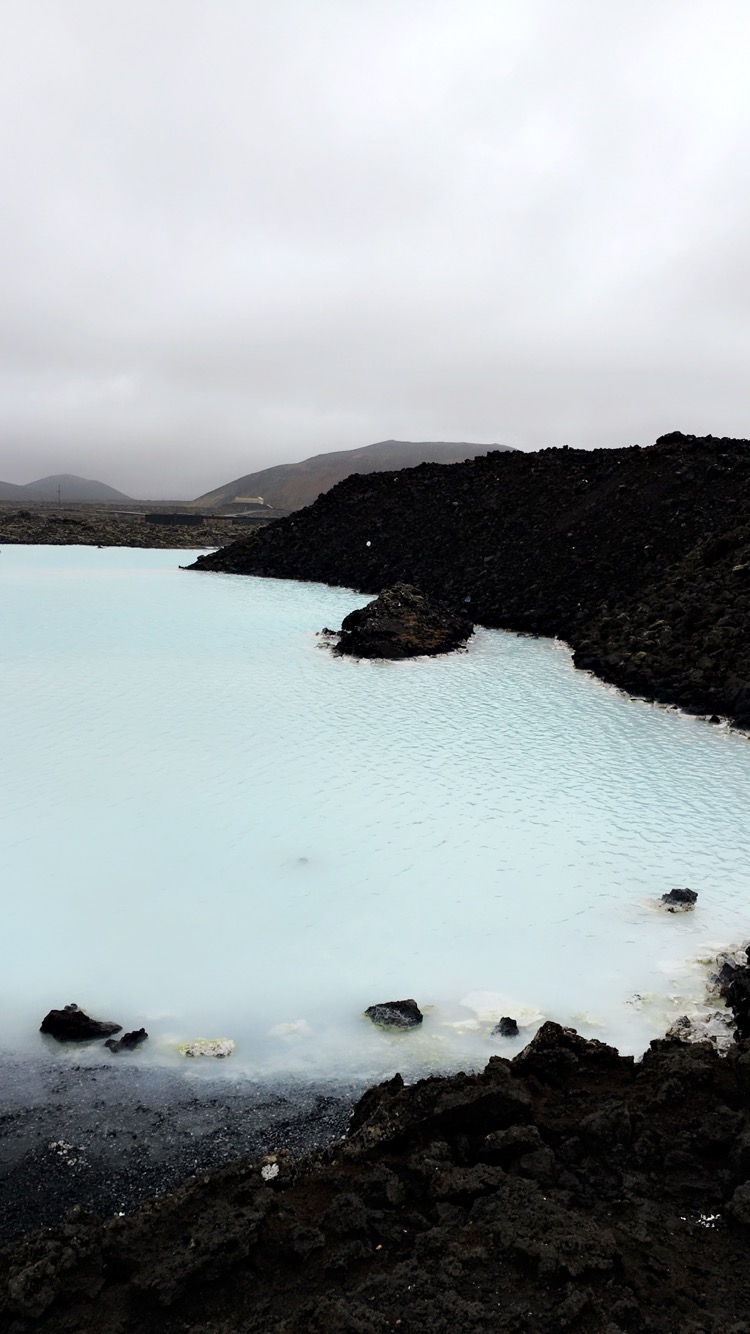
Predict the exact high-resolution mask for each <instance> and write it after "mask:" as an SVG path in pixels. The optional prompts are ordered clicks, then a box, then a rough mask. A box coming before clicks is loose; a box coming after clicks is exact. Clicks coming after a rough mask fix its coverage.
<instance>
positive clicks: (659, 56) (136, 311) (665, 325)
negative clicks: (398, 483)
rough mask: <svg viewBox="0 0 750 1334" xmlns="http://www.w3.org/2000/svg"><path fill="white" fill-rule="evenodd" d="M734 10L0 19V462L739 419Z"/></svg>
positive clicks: (168, 477) (372, 9)
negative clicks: (0, 186) (0, 193)
mask: <svg viewBox="0 0 750 1334" xmlns="http://www.w3.org/2000/svg"><path fill="white" fill-rule="evenodd" d="M748 37H750V11H748V9H747V6H746V4H745V3H744V0H716V2H715V3H714V4H713V5H712V6H710V7H709V6H706V5H705V4H704V3H703V0H700V2H694V0H629V3H628V5H614V4H613V5H606V4H602V3H601V0H566V3H565V4H564V5H561V4H560V3H559V0H525V2H524V4H523V5H520V4H518V3H517V0H466V3H465V4H463V5H461V6H458V5H456V4H455V3H453V0H358V3H357V4H356V5H353V4H351V0H317V3H316V4H315V5H310V4H309V3H308V0H274V3H273V4H271V3H270V0H263V2H262V3H261V2H260V0H256V2H254V3H253V2H252V0H217V3H215V4H210V5H209V4H206V3H205V0H179V3H177V0H151V2H150V3H148V4H147V3H145V2H144V0H132V3H131V4H129V5H128V6H119V5H101V4H100V3H98V0H66V4H65V5H64V6H61V5H59V4H58V3H57V0H37V3H35V4H34V5H33V6H20V5H11V4H7V5H6V6H5V7H4V8H1V9H0V52H1V53H2V54H0V66H1V67H2V68H1V71H0V72H1V73H2V78H0V117H2V124H3V126H4V130H3V133H2V136H0V170H2V178H3V181H4V208H3V211H2V216H1V217H0V283H1V285H2V300H1V301H0V432H1V435H0V440H1V442H2V443H0V477H3V478H4V479H6V480H11V481H13V480H18V481H25V480H29V479H30V478H31V477H33V476H37V475H41V474H42V473H44V472H51V471H62V470H66V471H76V472H81V473H83V474H85V475H89V476H99V477H101V478H102V479H103V480H106V481H109V482H110V483H111V484H113V485H116V486H120V487H122V488H123V489H125V490H129V491H131V492H135V493H142V494H143V493H151V494H157V493H159V492H161V493H164V492H165V491H168V492H172V493H173V494H184V495H189V494H195V493H197V492H198V491H200V490H203V489H207V488H208V487H210V486H213V485H216V484H218V483H220V482H221V481H223V480H225V479H226V477H230V476H235V475H238V474H241V473H243V472H246V471H249V470H251V469H254V468H256V467H262V466H265V465H266V464H269V463H271V462H273V461H275V460H282V459H283V460H286V459H292V458H301V457H303V456H305V455H306V454H309V453H311V452H315V451H317V450H323V449H330V448H350V447H353V446H355V445H357V444H365V443H369V442H370V441H372V440H375V439H379V438H384V437H388V436H397V437H400V438H409V437H411V438H415V439H429V438H434V439H450V438H451V437H453V438H457V439H478V440H487V441H492V440H503V441H506V442H507V443H512V444H516V445H519V446H520V447H522V448H537V447H539V446H541V445H545V444H555V443H569V444H576V445H583V446H586V447H589V446H593V445H596V444H604V445H614V444H624V443H632V442H634V441H635V440H640V441H641V443H647V442H649V441H650V440H652V439H653V438H654V436H655V435H656V434H658V433H659V432H660V431H661V430H665V429H671V428H673V427H675V426H678V427H682V428H683V429H686V430H696V431H700V430H706V431H714V432H717V433H730V434H750V431H749V430H748V422H747V410H746V390H745V380H746V370H745V367H746V364H747V356H746V351H747V349H746V343H747V333H746V310H747V296H748V285H749V274H750V266H749V265H748V261H747V259H746V254H745V251H746V243H745V237H746V234H747V229H748V221H750V218H749V215H750V180H749V178H748V171H747V167H746V163H745V158H746V145H747V141H748V130H750V88H749V87H748V83H747V80H746V77H745V68H744V64H745V53H746V51H747V42H748Z"/></svg>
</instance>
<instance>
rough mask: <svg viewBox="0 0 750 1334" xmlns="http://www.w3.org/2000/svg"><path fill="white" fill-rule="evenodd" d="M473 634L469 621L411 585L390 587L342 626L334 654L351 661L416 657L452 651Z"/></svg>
mask: <svg viewBox="0 0 750 1334" xmlns="http://www.w3.org/2000/svg"><path fill="white" fill-rule="evenodd" d="M473 633H474V626H473V624H472V622H471V621H470V620H469V619H468V618H467V617H466V616H461V615H458V614H457V613H456V612H454V611H451V610H450V609H449V608H447V607H444V606H442V605H441V604H440V603H438V602H435V601H430V600H428V599H427V598H426V597H424V595H423V594H422V593H420V592H419V589H417V588H413V587H412V586H411V584H402V583H399V584H394V585H393V587H392V588H385V589H384V590H383V592H382V593H381V594H380V595H379V596H378V597H377V598H375V599H374V601H373V602H368V604H367V606H366V607H358V608H357V609H356V611H352V612H350V613H349V615H348V616H345V617H344V620H343V621H342V623H341V631H340V634H339V638H338V643H337V644H336V645H335V646H334V653H345V654H348V655H350V656H351V657H355V658H416V657H420V656H425V655H430V656H434V655H435V654H438V653H450V652H452V651H453V650H454V649H457V648H460V647H461V646H462V645H463V644H465V643H466V641H467V639H468V638H469V636H470V635H472V634H473Z"/></svg>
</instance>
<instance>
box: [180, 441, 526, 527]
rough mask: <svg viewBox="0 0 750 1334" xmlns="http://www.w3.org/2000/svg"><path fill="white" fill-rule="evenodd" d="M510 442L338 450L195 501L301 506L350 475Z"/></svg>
mask: <svg viewBox="0 0 750 1334" xmlns="http://www.w3.org/2000/svg"><path fill="white" fill-rule="evenodd" d="M510 448H511V446H510V445H472V444H468V443H467V442H466V441H460V442H452V441H445V440H437V441H436V440H429V441H424V440H421V441H418V442H416V443H415V442H413V441H411V440H380V441H379V442H378V443H377V444H375V445H365V446H364V447H363V448H362V449H340V450H337V451H336V452H334V453H332V454H315V455H314V457H313V458H310V459H303V461H302V462H301V463H281V464H278V465H277V466H276V467H274V468H263V469H262V470H261V471H260V472H251V473H247V474H246V476H245V477H238V478H237V479H236V481H234V482H227V483H226V484H225V485H224V486H219V487H217V488H216V490H215V491H207V492H206V494H205V495H203V496H198V499H197V500H196V501H195V502H194V503H195V504H200V505H232V504H242V502H243V501H249V500H251V499H253V500H257V498H258V497H260V496H262V498H263V500H264V502H265V503H266V505H273V507H274V509H281V510H298V509H302V508H303V506H305V505H311V504H312V502H313V501H314V500H316V499H317V497H318V496H319V495H322V493H323V492H324V491H330V489H331V487H332V486H335V485H336V483H337V482H342V481H343V480H344V478H345V477H349V476H351V474H352V473H355V472H358V473H368V472H391V471H392V470H394V469H396V468H415V467H416V466H417V464H419V463H462V462H463V461H464V459H469V458H476V456H477V455H478V454H486V453H488V451H489V450H492V449H510Z"/></svg>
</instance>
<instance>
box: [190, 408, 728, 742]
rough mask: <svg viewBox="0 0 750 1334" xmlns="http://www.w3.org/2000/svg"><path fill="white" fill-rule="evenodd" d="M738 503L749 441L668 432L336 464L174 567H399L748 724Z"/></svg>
mask: <svg viewBox="0 0 750 1334" xmlns="http://www.w3.org/2000/svg"><path fill="white" fill-rule="evenodd" d="M748 516H750V442H749V441H747V440H730V439H718V438H716V437H711V436H705V437H696V436H691V435H683V434H681V433H680V432H672V433H671V434H669V435H667V436H662V437H661V438H660V439H659V440H657V442H656V444H655V445H653V446H652V447H650V448H648V449H641V448H638V447H635V448H632V449H591V450H589V449H543V450H539V451H536V452H529V453H525V452H523V451H520V450H519V451H512V450H511V451H509V452H507V453H497V452H491V453H489V454H487V455H486V456H485V457H484V458H475V459H470V460H467V462H465V463H457V464H454V465H452V466H450V467H445V466H443V465H441V464H437V463H435V464H425V465H423V466H422V467H419V468H405V469H403V470H401V471H399V472H388V473H377V474H374V473H373V474H370V475H368V476H366V477H361V476H357V475H353V476H351V477H348V478H347V479H346V481H343V482H340V483H339V485H338V486H335V487H334V488H333V489H332V490H331V491H327V492H326V493H325V494H323V495H321V496H320V497H319V498H318V500H316V501H315V503H314V504H313V505H309V506H308V507H307V508H306V509H304V510H300V511H299V512H298V513H296V514H293V515H290V516H289V517H288V518H283V519H279V520H277V521H276V522H275V523H272V524H269V525H267V526H266V527H265V528H263V530H262V531H261V532H258V533H257V534H255V535H254V536H253V537H251V538H250V539H247V538H245V539H243V540H240V541H239V542H234V543H232V544H231V545H229V546H227V547H224V548H223V549H222V550H220V551H215V552H211V553H210V554H207V555H205V556H201V557H199V558H198V560H197V561H196V562H195V565H194V566H193V567H191V568H194V569H200V570H218V571H222V572H225V573H230V574H252V575H264V576H266V577H268V576H271V577H274V578H278V579H305V580H318V581H320V582H322V583H328V584H337V585H339V586H342V585H344V586H347V587H349V588H357V589H361V590H364V591H367V592H371V593H374V592H377V591H379V590H381V589H384V588H390V587H392V586H393V585H394V584H395V583H396V582H408V583H409V584H412V585H414V586H415V587H417V588H419V590H420V591H421V593H423V594H424V595H425V596H426V597H428V598H437V599H439V601H440V602H441V603H443V604H444V605H446V606H448V607H450V608H451V609H452V610H453V611H454V612H458V613H461V614H463V615H465V614H466V612H467V611H468V610H469V609H470V614H471V618H472V620H473V621H474V622H475V624H480V625H485V626H491V627H493V626H494V627H497V628H500V629H505V630H518V631H522V632H526V633H532V634H539V635H553V636H557V637H559V638H561V639H564V640H566V641H567V642H568V643H569V644H570V645H571V647H572V648H573V650H574V658H573V661H574V663H575V664H576V665H577V666H580V667H582V668H586V669H587V670H590V671H594V672H596V673H598V674H599V675H600V676H602V677H604V678H605V679H606V680H608V681H613V682H614V683H615V684H616V685H618V686H621V687H622V688H623V689H624V690H628V691H631V692H633V693H635V694H638V695H643V696H647V697H648V698H650V699H656V700H659V701H661V702H662V703H670V704H679V705H680V706H681V707H682V708H683V709H685V710H690V711H691V712H693V713H695V714H697V715H702V716H703V717H706V716H708V717H717V718H720V717H724V718H727V719H728V720H729V721H730V723H732V724H733V725H734V726H741V727H743V728H747V729H748V730H750V671H749V669H748V663H750V517H748ZM365 533H366V534H367V535H368V540H367V541H364V540H363V534H365ZM370 537H371V538H372V540H371V541H370Z"/></svg>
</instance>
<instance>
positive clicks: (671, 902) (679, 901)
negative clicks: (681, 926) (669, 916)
mask: <svg viewBox="0 0 750 1334" xmlns="http://www.w3.org/2000/svg"><path fill="white" fill-rule="evenodd" d="M661 901H662V903H663V904H664V907H665V908H666V910H667V912H689V911H690V909H691V908H694V907H695V905H696V903H697V902H698V895H697V894H696V892H695V890H694V889H670V891H669V893H668V894H662V896H661Z"/></svg>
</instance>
